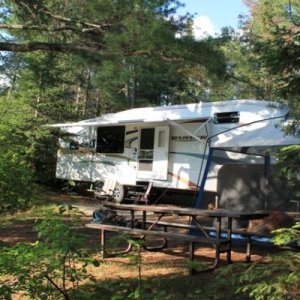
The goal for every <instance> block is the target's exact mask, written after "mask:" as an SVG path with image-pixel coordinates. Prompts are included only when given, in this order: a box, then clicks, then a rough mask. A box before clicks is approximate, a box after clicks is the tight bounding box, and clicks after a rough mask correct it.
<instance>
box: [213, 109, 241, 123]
mask: <svg viewBox="0 0 300 300" xmlns="http://www.w3.org/2000/svg"><path fill="white" fill-rule="evenodd" d="M239 121H240V113H239V112H238V111H229V112H222V113H215V115H214V122H215V123H216V124H224V123H238V122H239Z"/></svg>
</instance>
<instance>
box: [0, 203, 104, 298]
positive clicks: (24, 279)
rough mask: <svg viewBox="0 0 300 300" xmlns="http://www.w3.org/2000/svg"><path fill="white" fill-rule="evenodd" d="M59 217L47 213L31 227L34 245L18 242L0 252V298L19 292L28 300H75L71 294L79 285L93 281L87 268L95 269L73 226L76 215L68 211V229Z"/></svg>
mask: <svg viewBox="0 0 300 300" xmlns="http://www.w3.org/2000/svg"><path fill="white" fill-rule="evenodd" d="M64 213H65V208H61V209H60V214H59V215H57V214H55V213H53V212H52V213H51V214H49V215H48V218H47V219H45V220H43V221H41V222H40V223H38V224H37V225H36V226H35V229H36V231H37V233H38V237H39V240H38V241H37V242H35V243H31V244H30V243H19V244H17V245H16V246H14V247H6V248H2V249H1V255H0V272H1V276H2V278H5V276H9V277H6V278H8V279H6V280H5V281H4V282H3V283H2V284H3V285H2V287H3V289H2V291H1V292H2V293H3V294H2V295H1V296H5V297H6V299H10V298H9V295H10V294H12V293H16V292H22V293H23V294H25V295H27V296H29V297H30V299H53V298H55V299H61V298H63V299H71V295H72V299H76V294H74V292H75V291H76V290H77V289H78V287H79V283H80V282H82V281H84V280H87V279H93V276H91V275H90V274H89V273H88V266H89V265H90V264H93V265H94V266H99V262H98V261H95V260H94V259H92V258H91V256H90V253H89V252H88V251H87V250H84V249H83V246H84V245H85V238H84V236H83V235H81V234H79V233H78V230H77V229H76V227H74V225H75V224H76V223H74V218H76V215H77V214H76V212H73V209H72V208H71V207H69V208H68V215H69V216H72V215H73V217H72V220H73V222H72V223H71V224H72V226H70V225H69V224H67V223H66V222H63V220H62V219H61V216H62V215H63V214H64Z"/></svg>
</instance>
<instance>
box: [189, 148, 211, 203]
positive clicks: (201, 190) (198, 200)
mask: <svg viewBox="0 0 300 300" xmlns="http://www.w3.org/2000/svg"><path fill="white" fill-rule="evenodd" d="M212 156H213V148H209V151H208V156H207V161H206V166H205V169H204V172H203V176H202V180H201V184H200V188H199V191H198V192H197V195H196V198H195V202H194V208H200V207H201V204H202V200H203V196H204V187H205V183H206V179H207V176H208V171H209V167H210V163H211V160H212Z"/></svg>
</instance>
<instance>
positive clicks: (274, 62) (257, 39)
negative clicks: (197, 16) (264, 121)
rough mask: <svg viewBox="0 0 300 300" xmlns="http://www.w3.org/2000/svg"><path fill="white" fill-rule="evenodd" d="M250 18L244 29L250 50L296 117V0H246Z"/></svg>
mask: <svg viewBox="0 0 300 300" xmlns="http://www.w3.org/2000/svg"><path fill="white" fill-rule="evenodd" d="M248 2H249V3H250V12H251V18H249V19H248V20H247V21H246V22H245V26H244V30H245V33H246V34H245V37H246V40H247V42H248V43H249V44H250V45H251V50H250V52H251V53H252V55H253V56H254V57H256V61H257V63H258V64H260V66H261V69H263V68H264V69H265V70H266V73H265V74H270V75H271V76H272V77H273V80H272V81H273V83H272V85H273V89H275V90H276V92H277V94H278V97H281V98H283V99H285V100H287V101H288V102H289V105H290V107H291V114H293V115H295V116H296V117H298V119H299V113H300V109H299V108H300V106H299V103H300V99H299V86H300V85H299V82H300V77H299V73H298V70H299V67H300V64H299V60H298V57H299V55H300V52H299V20H300V4H299V1H287V0H278V1H268V0H259V1H256V0H250V1H248Z"/></svg>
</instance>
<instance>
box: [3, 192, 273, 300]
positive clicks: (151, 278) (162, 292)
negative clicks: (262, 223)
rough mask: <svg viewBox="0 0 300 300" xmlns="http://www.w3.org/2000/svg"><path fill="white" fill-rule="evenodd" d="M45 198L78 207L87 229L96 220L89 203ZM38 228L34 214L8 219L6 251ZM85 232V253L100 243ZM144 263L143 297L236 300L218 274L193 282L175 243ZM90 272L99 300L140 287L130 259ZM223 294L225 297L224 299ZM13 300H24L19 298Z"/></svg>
mask: <svg viewBox="0 0 300 300" xmlns="http://www.w3.org/2000/svg"><path fill="white" fill-rule="evenodd" d="M47 198H48V199H49V201H50V202H51V203H57V204H72V205H75V206H77V207H78V208H79V209H80V211H81V212H82V213H81V217H80V221H81V223H82V224H83V225H84V224H85V223H88V222H90V221H91V220H92V212H93V210H94V209H96V208H97V207H99V205H100V203H99V202H95V200H91V198H90V197H83V196H76V195H73V196H71V195H65V194H61V193H56V192H47ZM35 222H36V218H35V217H34V214H31V215H30V214H29V215H27V216H26V214H22V213H19V214H18V215H16V216H15V217H14V218H9V220H8V221H7V222H2V225H1V231H0V240H1V241H2V243H4V244H7V245H14V244H16V243H18V242H34V241H36V239H37V234H36V232H35V231H34V228H33V227H34V224H35ZM82 232H83V233H84V234H85V235H86V236H87V241H88V242H87V244H86V246H87V247H90V246H93V245H96V244H97V243H98V241H99V234H98V233H96V232H95V231H92V230H88V229H84V228H83V229H82ZM269 250H270V249H262V248H259V249H255V251H254V255H253V257H252V258H253V260H256V261H257V260H262V259H264V258H265V257H266V254H267V253H268V252H269ZM197 255H198V256H199V258H200V260H201V261H203V262H208V261H209V260H211V259H212V258H213V255H214V250H213V249H212V248H209V247H201V248H199V250H197ZM141 258H142V266H141V272H142V279H143V285H144V287H145V293H149V294H150V295H151V294H152V295H153V293H154V294H157V298H156V299H235V298H232V297H234V296H233V295H234V294H233V293H234V287H233V286H231V283H230V280H228V281H227V283H225V285H224V282H223V286H218V285H216V281H215V278H216V276H218V271H214V272H210V273H203V274H200V275H197V276H193V277H190V276H189V275H188V272H187V270H188V268H187V263H188V260H187V248H186V246H184V245H180V244H177V243H174V242H173V243H171V244H170V245H169V247H168V249H166V250H164V251H159V252H146V251H142V256H141ZM232 259H233V261H234V262H235V263H236V262H244V260H245V249H244V247H241V248H235V249H234V251H233V254H232ZM223 265H224V266H225V265H226V264H225V259H224V262H222V264H221V268H219V269H222V266H223ZM90 272H91V273H93V275H94V276H95V278H96V282H95V283H94V284H92V285H91V286H88V287H87V286H85V288H88V289H92V290H94V293H95V295H97V299H111V297H112V295H115V294H120V295H122V294H126V293H128V290H130V288H132V286H135V285H136V284H137V281H138V267H137V264H136V263H133V262H132V259H131V257H129V256H125V257H117V258H108V259H105V260H104V261H103V263H102V264H101V265H100V267H97V268H96V267H91V268H90ZM224 288H225V291H226V293H227V295H226V294H224ZM212 291H215V293H214V292H212ZM14 299H21V298H18V297H17V296H16V297H15V298H14ZM95 299H96V298H95ZM116 299H125V298H116ZM126 299H127V298H126ZM145 299H150V298H145ZM151 299H155V298H151Z"/></svg>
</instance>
